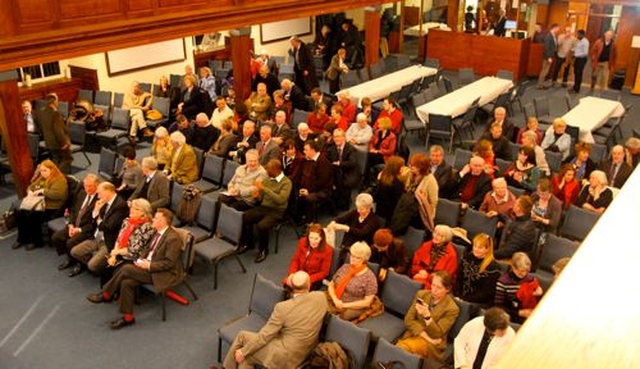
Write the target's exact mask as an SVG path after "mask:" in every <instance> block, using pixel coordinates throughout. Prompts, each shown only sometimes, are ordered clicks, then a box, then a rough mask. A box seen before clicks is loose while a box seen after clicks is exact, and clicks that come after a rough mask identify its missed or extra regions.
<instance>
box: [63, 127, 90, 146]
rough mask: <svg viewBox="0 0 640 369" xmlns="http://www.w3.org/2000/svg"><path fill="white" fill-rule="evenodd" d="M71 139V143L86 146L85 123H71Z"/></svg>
mask: <svg viewBox="0 0 640 369" xmlns="http://www.w3.org/2000/svg"><path fill="white" fill-rule="evenodd" d="M68 127H69V139H70V140H71V143H73V144H76V145H80V146H84V142H85V134H86V132H87V127H86V126H85V125H84V122H69V125H68Z"/></svg>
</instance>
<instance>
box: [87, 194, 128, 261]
mask: <svg viewBox="0 0 640 369" xmlns="http://www.w3.org/2000/svg"><path fill="white" fill-rule="evenodd" d="M106 208H107V205H104V206H102V208H101V209H100V217H101V218H102V222H101V223H100V224H98V223H97V219H96V218H94V219H93V221H94V223H95V224H96V225H97V226H98V229H99V230H101V231H102V233H103V235H104V243H105V245H106V246H107V249H108V250H109V251H111V250H112V249H113V247H114V246H115V244H116V241H117V240H118V234H119V233H120V226H122V222H123V221H124V219H125V218H126V217H127V216H129V206H127V202H126V201H125V200H124V199H123V198H122V197H120V196H118V195H116V198H115V199H114V200H113V203H112V204H111V206H110V207H109V210H108V211H107V212H106V213H105V210H106Z"/></svg>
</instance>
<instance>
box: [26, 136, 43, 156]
mask: <svg viewBox="0 0 640 369" xmlns="http://www.w3.org/2000/svg"><path fill="white" fill-rule="evenodd" d="M27 143H28V144H29V153H30V154H31V158H32V159H33V160H34V161H37V160H38V156H39V155H40V136H39V135H37V134H35V133H27Z"/></svg>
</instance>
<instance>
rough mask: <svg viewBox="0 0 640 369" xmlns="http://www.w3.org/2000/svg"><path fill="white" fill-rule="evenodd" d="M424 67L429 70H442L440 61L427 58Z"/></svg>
mask: <svg viewBox="0 0 640 369" xmlns="http://www.w3.org/2000/svg"><path fill="white" fill-rule="evenodd" d="M424 66H425V67H429V68H435V69H440V59H434V58H426V59H425V60H424Z"/></svg>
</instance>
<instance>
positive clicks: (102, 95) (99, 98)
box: [93, 91, 113, 107]
mask: <svg viewBox="0 0 640 369" xmlns="http://www.w3.org/2000/svg"><path fill="white" fill-rule="evenodd" d="M112 96H113V93H112V92H111V91H96V92H95V96H94V98H93V99H94V102H95V103H96V104H98V105H105V106H109V107H110V106H111V98H112Z"/></svg>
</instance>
